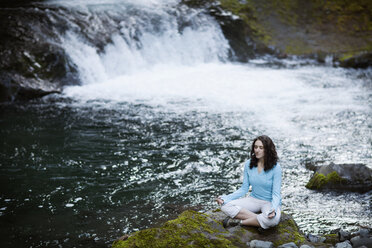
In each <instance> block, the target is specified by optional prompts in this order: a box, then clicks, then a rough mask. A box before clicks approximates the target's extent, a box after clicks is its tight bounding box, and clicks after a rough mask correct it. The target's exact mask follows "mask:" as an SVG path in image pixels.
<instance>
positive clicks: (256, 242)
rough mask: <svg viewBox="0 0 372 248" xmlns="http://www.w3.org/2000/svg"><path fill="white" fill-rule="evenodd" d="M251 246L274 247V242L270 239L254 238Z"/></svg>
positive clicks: (258, 247) (257, 247) (253, 247)
mask: <svg viewBox="0 0 372 248" xmlns="http://www.w3.org/2000/svg"><path fill="white" fill-rule="evenodd" d="M249 247H251V248H274V244H273V243H272V242H269V241H262V240H252V241H251V242H250V243H249Z"/></svg>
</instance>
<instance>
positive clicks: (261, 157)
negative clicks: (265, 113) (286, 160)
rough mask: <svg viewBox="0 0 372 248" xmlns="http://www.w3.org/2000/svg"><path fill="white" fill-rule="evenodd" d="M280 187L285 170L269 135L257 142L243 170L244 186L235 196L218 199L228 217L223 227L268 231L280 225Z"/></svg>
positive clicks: (256, 139)
mask: <svg viewBox="0 0 372 248" xmlns="http://www.w3.org/2000/svg"><path fill="white" fill-rule="evenodd" d="M281 183H282V170H281V168H280V165H279V164H278V155H277V153H276V149H275V145H274V143H273V141H272V140H271V139H270V138H269V137H268V136H266V135H262V136H259V137H257V138H255V139H254V141H253V143H252V148H251V159H250V160H248V161H247V162H246V163H245V166H244V179H243V184H242V186H241V187H240V189H238V190H237V191H235V192H234V193H232V194H229V195H224V196H220V197H218V198H217V199H216V201H217V203H218V204H220V205H222V207H221V210H222V211H223V212H224V213H225V214H226V215H227V216H228V217H227V218H226V219H225V220H224V221H223V224H224V226H225V227H226V226H229V225H234V224H235V225H237V224H240V225H247V226H256V227H261V228H263V229H267V228H269V227H273V226H276V225H278V224H279V221H280V211H281V210H280V206H281V195H280V189H281ZM249 186H252V192H251V194H250V195H249V196H248V197H245V194H246V193H248V190H249ZM241 197H244V198H241Z"/></svg>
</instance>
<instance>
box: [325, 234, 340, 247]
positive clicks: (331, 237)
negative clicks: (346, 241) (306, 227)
mask: <svg viewBox="0 0 372 248" xmlns="http://www.w3.org/2000/svg"><path fill="white" fill-rule="evenodd" d="M323 237H324V238H326V240H325V241H324V243H326V244H332V245H336V243H338V242H340V241H339V239H338V235H337V234H326V235H324V236H323Z"/></svg>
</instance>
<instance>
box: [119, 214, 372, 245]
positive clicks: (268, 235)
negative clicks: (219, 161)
mask: <svg viewBox="0 0 372 248" xmlns="http://www.w3.org/2000/svg"><path fill="white" fill-rule="evenodd" d="M225 217H226V215H225V214H224V213H222V212H221V211H220V210H215V211H208V212H206V213H201V212H196V211H191V210H187V211H185V212H183V213H182V214H181V215H179V217H178V218H177V219H174V220H170V221H168V222H166V223H164V224H163V225H162V226H161V227H158V228H150V229H145V230H141V231H138V232H135V233H133V234H130V235H125V236H123V237H122V238H120V239H119V240H117V241H115V242H114V243H113V245H112V247H113V248H124V247H256V248H259V247H261V248H272V247H280V248H285V247H293V248H295V247H301V248H309V247H336V248H341V247H344V248H352V247H372V232H371V229H370V228H361V229H360V230H359V231H358V232H356V233H349V232H346V231H343V230H339V231H338V232H337V233H330V234H326V235H322V236H317V235H312V234H307V235H305V234H303V233H302V232H301V231H300V230H299V228H298V227H297V224H296V222H295V221H294V220H293V218H292V217H291V216H290V215H288V214H285V213H283V214H282V216H281V221H280V223H279V225H278V226H276V227H274V228H270V229H267V230H259V229H257V228H254V227H243V226H229V227H226V228H224V227H223V226H222V221H223V219H224V218H225Z"/></svg>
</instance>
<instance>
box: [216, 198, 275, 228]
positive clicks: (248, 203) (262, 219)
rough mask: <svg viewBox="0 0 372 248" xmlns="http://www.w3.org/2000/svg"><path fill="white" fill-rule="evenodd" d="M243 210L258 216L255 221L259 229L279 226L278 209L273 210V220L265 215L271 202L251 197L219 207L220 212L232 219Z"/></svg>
mask: <svg viewBox="0 0 372 248" xmlns="http://www.w3.org/2000/svg"><path fill="white" fill-rule="evenodd" d="M242 208H244V209H246V210H248V211H251V212H253V213H256V214H258V213H259V214H258V215H257V220H258V223H260V225H261V227H262V228H264V229H267V228H269V227H273V226H276V225H278V224H279V221H280V211H281V210H280V207H278V209H276V210H275V212H276V215H275V217H274V218H271V219H270V218H268V217H267V213H268V212H269V211H270V208H271V202H268V201H264V200H260V199H257V198H254V197H251V196H248V197H245V198H240V199H237V200H233V201H231V202H228V203H226V204H225V205H223V206H222V207H221V210H222V211H223V212H224V213H225V214H226V215H228V216H230V217H231V218H234V217H235V216H236V215H237V214H238V213H239V212H240V210H241V209H242Z"/></svg>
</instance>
